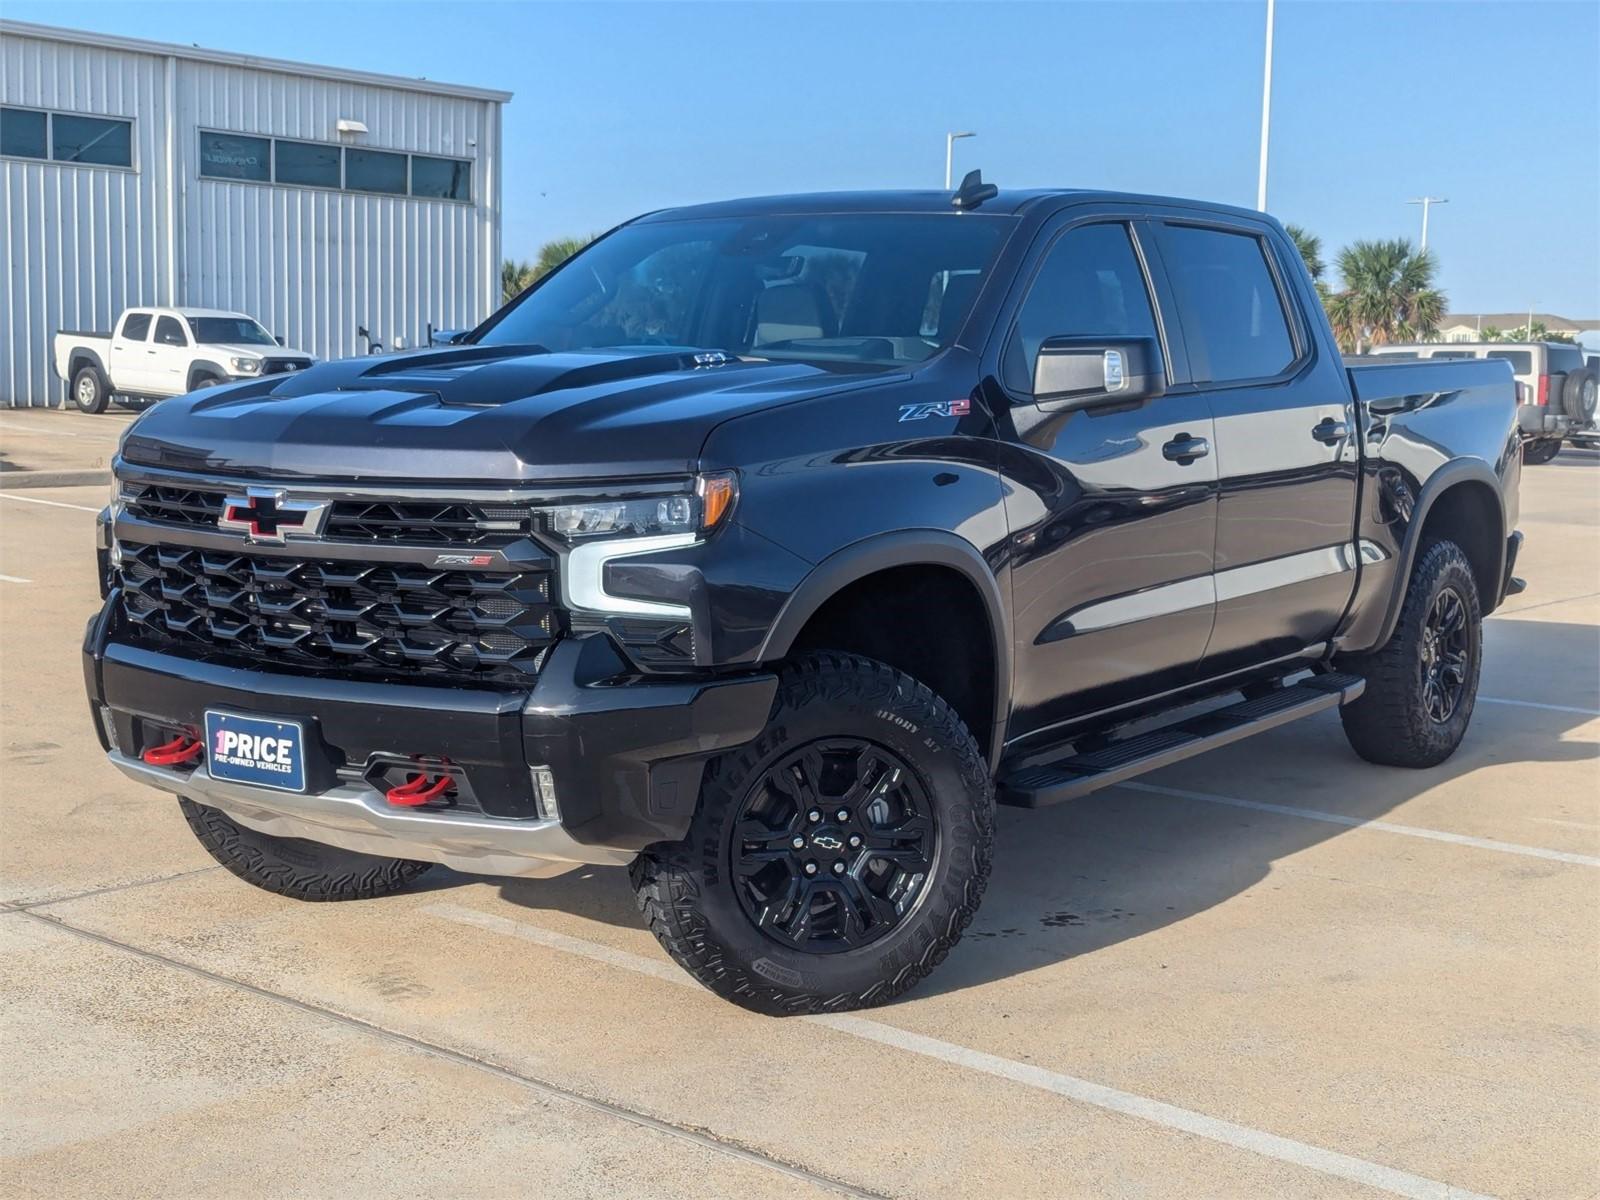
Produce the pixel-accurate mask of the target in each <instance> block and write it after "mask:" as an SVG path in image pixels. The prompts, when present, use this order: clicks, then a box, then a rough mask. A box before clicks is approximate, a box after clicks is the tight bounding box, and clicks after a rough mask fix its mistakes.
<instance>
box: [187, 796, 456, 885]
mask: <svg viewBox="0 0 1600 1200" xmlns="http://www.w3.org/2000/svg"><path fill="white" fill-rule="evenodd" d="M178 805H179V807H181V808H182V809H183V817H184V820H186V821H188V822H189V828H190V829H191V830H193V832H194V835H195V837H197V838H199V839H200V844H201V845H202V846H204V847H205V848H206V851H207V853H209V854H210V855H211V857H212V858H214V859H216V860H217V861H218V862H219V863H221V864H222V865H223V866H225V867H227V868H228V870H229V871H231V872H233V873H234V874H235V875H237V876H238V877H239V878H240V879H242V880H244V881H245V882H246V883H253V884H255V885H256V887H258V888H262V889H264V890H265V891H269V892H277V893H278V894H279V895H280V896H288V897H290V898H291V899H294V900H370V899H372V898H373V897H375V896H386V895H388V894H389V893H390V892H397V891H399V890H400V889H401V888H403V887H405V886H406V885H407V884H409V883H410V882H411V881H412V880H413V879H415V878H416V877H417V876H419V875H421V874H422V873H423V872H424V871H426V870H427V869H428V868H429V867H430V866H432V865H433V864H432V863H425V862H413V861H411V860H410V859H405V858H380V857H379V856H377V855H375V854H357V853H356V852H355V851H353V850H340V849H338V848H337V847H334V846H324V845H322V844H321V843H320V842H308V841H304V840H302V839H300V838H280V837H271V836H269V835H268V834H265V833H260V832H258V831H256V830H254V829H251V828H249V827H247V826H244V825H240V824H238V823H237V822H235V821H233V820H232V819H230V818H229V817H228V816H227V815H226V814H224V813H222V812H219V811H218V810H217V809H214V808H210V807H207V806H206V805H203V804H196V803H195V802H194V801H193V800H179V801H178Z"/></svg>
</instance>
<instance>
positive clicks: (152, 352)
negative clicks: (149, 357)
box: [145, 350, 155, 354]
mask: <svg viewBox="0 0 1600 1200" xmlns="http://www.w3.org/2000/svg"><path fill="white" fill-rule="evenodd" d="M145 353H146V354H154V353H155V351H154V350H146V351H145Z"/></svg>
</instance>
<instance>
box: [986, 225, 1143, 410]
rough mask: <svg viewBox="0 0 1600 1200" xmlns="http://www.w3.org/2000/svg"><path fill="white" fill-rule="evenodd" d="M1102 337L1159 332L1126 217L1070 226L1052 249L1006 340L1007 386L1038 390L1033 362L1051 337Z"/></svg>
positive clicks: (1016, 389) (1023, 391)
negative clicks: (1035, 385)
mask: <svg viewBox="0 0 1600 1200" xmlns="http://www.w3.org/2000/svg"><path fill="white" fill-rule="evenodd" d="M1097 335H1104V336H1107V337H1147V338H1156V339H1159V337H1160V334H1159V333H1158V332H1157V329H1156V318H1155V313H1154V311H1153V310H1152V308H1151V306H1150V293H1149V291H1148V289H1147V288H1146V286H1145V278H1144V270H1143V269H1142V268H1141V267H1140V265H1139V258H1138V255H1136V254H1135V253H1134V250H1133V242H1132V239H1131V238H1130V237H1129V235H1128V227H1127V226H1126V225H1124V224H1121V223H1120V222H1114V223H1108V224H1104V225H1083V226H1080V227H1078V228H1077V229H1071V230H1068V231H1067V232H1066V233H1064V234H1063V235H1062V236H1061V238H1060V239H1059V240H1058V241H1057V242H1056V244H1055V245H1054V246H1052V247H1051V249H1050V252H1049V254H1047V255H1046V256H1045V260H1044V263H1043V265H1042V266H1041V267H1040V268H1039V273H1038V274H1037V275H1035V276H1034V280H1033V285H1032V287H1031V288H1029V290H1028V298H1027V299H1026V300H1024V301H1023V302H1022V308H1021V309H1020V310H1019V311H1018V313H1017V319H1016V325H1015V328H1014V329H1013V330H1012V333H1011V340H1010V341H1009V342H1008V343H1007V345H1006V351H1005V361H1004V364H1003V366H1002V368H1001V374H1002V375H1003V377H1004V381H1005V385H1006V386H1007V387H1008V388H1010V389H1011V390H1012V391H1014V392H1018V393H1020V394H1022V395H1028V394H1031V393H1032V391H1033V367H1034V360H1035V359H1037V358H1038V357H1039V343H1041V342H1043V341H1044V340H1045V339H1046V338H1052V337H1094V336H1097Z"/></svg>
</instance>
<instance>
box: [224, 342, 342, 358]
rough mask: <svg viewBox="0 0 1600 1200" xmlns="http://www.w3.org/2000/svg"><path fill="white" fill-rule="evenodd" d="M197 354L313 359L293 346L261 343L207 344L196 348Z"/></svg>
mask: <svg viewBox="0 0 1600 1200" xmlns="http://www.w3.org/2000/svg"><path fill="white" fill-rule="evenodd" d="M195 353H197V354H212V355H229V354H237V355H238V356H239V357H240V358H268V359H271V358H311V357H313V356H312V355H310V354H307V353H306V352H305V351H304V350H296V349H295V348H294V347H293V346H277V345H273V346H263V345H261V343H259V342H207V343H206V344H205V345H203V346H198V347H196V348H195Z"/></svg>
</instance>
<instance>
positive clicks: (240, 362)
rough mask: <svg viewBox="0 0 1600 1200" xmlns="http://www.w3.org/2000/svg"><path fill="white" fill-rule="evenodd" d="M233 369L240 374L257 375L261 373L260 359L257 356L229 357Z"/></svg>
mask: <svg viewBox="0 0 1600 1200" xmlns="http://www.w3.org/2000/svg"><path fill="white" fill-rule="evenodd" d="M228 361H229V362H230V363H232V364H233V369H234V370H235V371H237V372H239V374H241V375H259V374H260V373H261V360H260V359H259V358H230V359H229V360H228Z"/></svg>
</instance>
